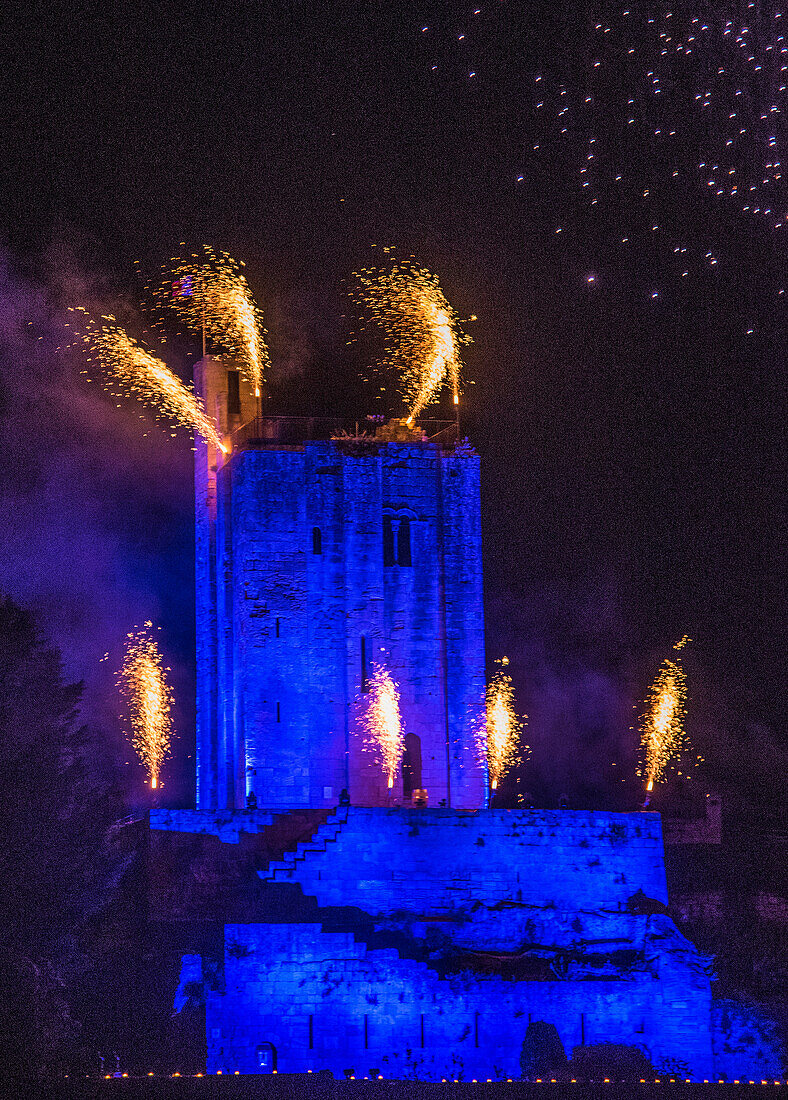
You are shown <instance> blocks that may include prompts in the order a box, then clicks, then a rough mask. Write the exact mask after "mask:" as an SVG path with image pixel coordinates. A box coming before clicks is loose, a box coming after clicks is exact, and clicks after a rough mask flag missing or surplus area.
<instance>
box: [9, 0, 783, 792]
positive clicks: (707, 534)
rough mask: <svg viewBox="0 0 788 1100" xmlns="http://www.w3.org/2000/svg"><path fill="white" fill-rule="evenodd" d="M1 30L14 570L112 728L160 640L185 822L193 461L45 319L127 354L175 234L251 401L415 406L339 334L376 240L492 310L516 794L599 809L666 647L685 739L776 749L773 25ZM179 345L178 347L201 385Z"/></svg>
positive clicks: (461, 309)
mask: <svg viewBox="0 0 788 1100" xmlns="http://www.w3.org/2000/svg"><path fill="white" fill-rule="evenodd" d="M712 8H713V9H714V10H713V12H712V11H711V9H712ZM0 18H1V19H2V23H3V26H2V35H1V36H0V38H1V40H2V46H0V50H2V57H0V92H1V94H2V102H3V104H4V119H3V125H2V127H0V143H1V145H2V148H1V149H0V193H2V195H3V202H2V205H1V206H0V233H2V237H1V238H0V241H1V242H2V255H0V423H1V424H2V432H3V438H4V443H5V457H6V461H5V464H4V468H5V476H4V478H3V481H2V484H1V486H0V493H1V494H2V501H0V505H1V506H2V513H1V514H2V517H3V520H2V524H3V527H2V540H1V543H0V576H2V578H3V580H2V587H3V588H5V589H6V590H7V591H8V592H9V593H10V594H11V595H12V596H14V597H15V598H17V599H19V600H20V601H21V602H23V603H25V604H26V605H28V606H31V607H33V608H34V609H35V610H36V611H38V612H39V614H40V615H41V616H42V620H43V622H44V624H45V625H46V626H47V627H48V629H50V630H51V631H52V633H53V635H54V637H55V639H56V640H57V641H58V642H59V643H60V644H61V645H62V646H63V647H64V650H65V655H66V662H67V668H68V671H69V674H70V675H73V676H74V677H77V678H85V679H86V681H87V684H88V696H87V701H86V711H87V712H88V713H89V714H91V715H92V716H94V717H97V718H98V720H100V721H101V722H102V723H105V724H106V726H107V729H108V731H110V732H109V733H108V736H113V733H112V732H111V731H112V730H113V729H115V726H114V725H113V723H114V722H115V716H116V711H117V709H118V707H117V703H116V701H115V698H114V693H113V689H112V679H113V674H114V670H115V669H116V668H117V667H118V664H119V661H120V654H121V650H122V643H123V638H124V635H125V633H126V632H127V631H129V630H132V629H133V628H134V627H136V626H137V625H139V624H141V623H142V622H143V621H144V620H146V619H151V620H153V622H154V623H155V624H156V626H157V627H161V632H160V635H159V639H160V643H161V645H162V648H163V649H164V651H165V654H166V658H167V661H168V663H169V664H170V665H171V667H172V669H173V679H174V686H175V690H176V696H177V698H178V708H177V709H178V713H177V717H178V722H179V732H180V734H181V737H180V743H179V745H178V748H177V750H176V756H177V764H176V765H175V766H174V767H172V769H171V772H172V778H171V786H172V788H174V790H175V791H177V792H178V796H179V797H187V796H188V778H187V776H188V769H189V767H190V766H191V765H190V764H189V763H188V762H187V757H188V754H189V752H190V751H191V749H190V747H189V742H190V737H191V733H190V725H191V723H192V721H193V714H192V710H191V703H190V699H191V696H192V693H193V669H192V661H193V655H192V646H193V607H192V601H191V584H192V561H191V557H190V555H191V552H192V551H191V547H192V532H191V526H190V522H191V521H190V516H191V509H192V498H191V468H190V462H191V451H190V447H191V442H190V440H189V439H188V437H187V436H186V434H185V433H184V432H183V431H182V430H181V431H178V432H177V433H176V435H175V438H171V435H170V432H169V430H168V429H167V427H166V426H162V425H160V424H156V423H155V422H154V421H152V420H151V418H150V417H149V416H148V415H147V414H145V413H144V412H143V411H142V410H141V409H140V408H138V407H136V406H134V405H133V404H132V403H130V402H126V403H121V404H122V406H123V407H121V408H116V406H115V402H114V400H113V399H111V398H109V397H108V396H107V395H106V394H105V393H104V392H103V391H102V390H101V389H100V387H98V386H97V385H95V384H92V385H91V384H90V383H88V382H87V381H85V380H84V378H83V377H82V376H81V375H80V373H79V372H80V368H81V366H82V364H81V362H80V361H79V357H78V356H77V355H75V354H74V353H73V352H70V351H68V350H67V348H66V345H67V344H68V342H69V335H68V330H67V329H66V328H65V327H64V325H65V323H66V321H67V320H68V314H67V312H66V307H67V306H68V305H85V306H89V307H90V308H94V309H103V310H111V311H113V312H116V313H117V314H118V315H119V316H120V317H122V318H123V319H124V320H125V321H127V322H128V323H129V324H130V326H131V327H133V328H135V331H137V332H138V333H139V332H141V330H142V328H144V326H145V321H144V319H143V318H142V316H141V315H140V314H139V313H138V303H139V299H140V295H141V290H142V282H143V277H152V276H155V273H156V271H157V269H158V268H159V266H160V265H161V263H162V262H164V261H165V260H166V259H167V258H168V257H169V256H171V255H173V254H175V252H176V251H177V250H178V247H179V242H180V241H186V242H188V244H189V245H190V246H197V245H199V244H201V243H203V242H207V243H210V244H212V245H213V246H214V247H216V248H222V249H226V250H227V251H229V252H230V253H231V254H232V255H233V256H235V257H237V258H238V259H241V260H244V261H246V264H247V269H246V273H247V277H248V279H249V282H250V284H251V286H252V288H253V290H254V292H255V295H256V297H257V300H258V302H259V304H260V305H261V307H262V308H263V310H264V312H265V315H266V322H267V326H268V330H269V338H270V347H271V355H272V362H273V366H272V370H271V374H270V379H269V390H268V394H267V399H266V400H267V405H266V411H268V410H269V409H270V411H271V412H273V411H276V410H283V411H287V412H305V413H307V412H308V413H312V412H315V413H320V412H331V413H340V414H341V413H348V412H349V413H352V414H362V415H363V414H364V413H365V412H394V413H397V412H399V411H400V408H401V406H400V405H398V401H397V396H396V394H395V393H394V392H393V390H392V389H391V388H389V391H388V392H387V394H386V395H385V396H384V397H383V398H382V399H379V400H375V399H374V398H373V394H374V388H371V387H369V386H367V387H366V388H365V386H364V385H363V384H362V383H361V382H360V381H359V380H358V376H359V373H360V372H361V371H362V370H363V368H364V367H365V366H366V358H365V357H366V356H367V354H368V352H369V347H368V345H367V344H366V343H365V342H364V341H361V342H357V343H351V344H350V345H348V340H350V338H351V335H352V333H353V322H352V307H351V304H350V301H349V299H348V297H347V293H346V284H347V279H348V278H349V276H350V274H351V272H352V271H353V270H354V269H357V268H358V267H359V266H366V265H368V264H370V263H372V262H374V260H375V256H376V252H375V251H374V250H373V247H372V246H378V247H379V246H381V245H394V246H396V247H397V249H398V251H399V253H400V254H401V255H410V254H412V255H414V256H415V257H416V258H417V259H418V261H419V262H420V263H422V264H424V265H426V266H427V267H429V268H430V269H431V270H433V271H435V272H436V273H437V274H438V276H439V278H440V280H441V285H442V287H443V290H444V292H445V294H446V296H447V298H448V300H449V301H450V302H451V303H452V305H453V307H454V308H455V310H456V312H457V313H458V314H459V316H460V317H470V315H471V314H475V315H476V316H477V318H478V320H477V321H475V322H474V323H469V324H468V326H467V329H468V331H469V332H470V333H471V334H472V335H473V337H474V343H473V344H472V345H471V346H470V347H469V348H468V349H467V351H466V354H465V363H466V371H465V374H466V382H467V383H468V384H467V385H466V389H465V395H464V397H463V407H462V416H463V421H464V426H465V428H466V430H467V432H468V434H469V436H470V438H471V439H472V441H473V442H474V443H475V445H476V446H477V448H478V450H479V451H480V453H481V455H482V458H483V523H484V533H485V586H486V602H487V644H488V659H489V660H490V662H492V660H493V659H494V658H496V657H499V656H501V655H503V654H504V653H505V654H507V655H508V656H509V657H510V658H511V661H512V664H511V671H512V675H513V678H514V681H515V686H516V689H517V693H518V700H519V703H520V705H521V707H522V709H523V710H525V711H527V712H528V715H529V724H528V736H527V739H528V740H529V742H530V744H531V745H532V747H533V749H534V754H533V759H532V762H531V764H530V765H529V766H530V767H531V769H532V772H531V775H530V779H529V782H530V783H531V785H533V786H535V787H536V788H537V789H539V787H540V784H542V786H543V788H544V790H546V791H552V793H553V795H555V794H556V793H557V791H558V790H561V789H571V790H574V791H577V792H580V793H579V794H578V797H579V798H586V799H591V798H592V797H593V798H597V799H599V798H603V797H604V792H605V791H606V790H608V791H609V789H610V788H611V784H613V783H614V782H619V780H618V779H617V778H616V775H615V773H614V772H611V770H610V769H611V765H612V763H613V762H614V761H615V762H616V764H617V765H618V766H619V767H620V766H622V764H623V765H627V764H628V762H629V763H631V758H632V754H633V751H634V744H635V735H634V734H633V733H632V732H630V730H629V726H630V725H631V724H632V719H633V710H632V706H633V704H634V703H636V702H637V700H638V699H639V698H642V697H643V695H644V693H645V690H646V687H647V685H648V683H649V681H650V679H651V678H652V677H653V675H654V673H655V671H656V668H657V666H658V664H659V662H660V661H661V660H662V658H663V657H664V656H666V655H668V653H669V652H670V646H671V644H672V643H673V642H674V641H676V640H677V639H678V638H680V637H681V635H682V634H683V633H684V632H686V633H688V634H690V635H691V636H692V638H693V639H694V641H693V644H692V646H691V647H690V649H689V650H688V651H687V656H686V659H685V664H686V667H687V670H688V673H689V676H690V718H689V723H690V731H691V732H692V730H693V723H694V724H695V727H696V728H697V730H698V731H701V729H702V727H703V726H704V725H705V726H706V727H710V726H715V725H716V726H717V727H718V736H720V737H725V736H727V732H726V731H727V730H728V729H730V730H731V731H733V730H734V728H735V729H736V730H738V731H739V732H738V733H737V734H736V736H737V737H739V738H740V739H741V738H742V736H743V735H742V733H741V731H742V730H745V731H746V730H747V729H749V728H756V727H771V729H772V731H773V732H774V735H775V736H776V737H777V739H778V740H780V739H782V741H783V743H785V732H784V725H783V723H784V717H783V716H784V713H785V710H786V704H788V699H787V698H786V691H785V679H784V652H785V640H786V639H785V628H784V624H785V618H786V607H785V594H784V564H783V563H784V557H785V545H786V530H785V512H784V497H785V447H784V427H783V426H784V422H785V412H786V408H785V400H784V392H785V366H784V364H785V350H786V340H785V334H784V317H785V296H784V294H783V287H784V285H785V284H788V279H786V271H785V256H786V243H788V221H787V220H786V219H788V192H787V190H786V187H785V180H784V179H783V178H782V167H781V163H780V161H781V158H782V157H784V156H785V152H784V146H785V137H786V126H785V115H784V114H783V113H782V112H783V110H784V109H786V106H787V105H788V93H786V92H785V91H784V90H783V87H784V86H783V80H785V84H788V73H786V72H784V71H783V68H784V67H788V50H786V47H785V45H784V43H783V40H782V23H785V28H786V34H787V35H788V11H786V15H785V18H784V19H783V18H782V15H781V11H780V7H779V4H777V3H776V2H772V0H768V2H767V0H764V2H763V3H762V4H759V5H758V7H757V9H756V8H755V7H754V6H753V5H750V6H749V8H748V5H747V4H746V3H733V2H730V3H721V4H715V5H708V4H702V3H699V2H698V3H696V4H695V5H694V6H693V5H692V4H675V5H672V4H669V3H667V2H666V3H657V2H655V3H649V4H637V5H635V4H633V5H632V9H631V10H629V9H628V8H627V6H626V5H625V4H612V3H604V2H601V3H599V4H597V5H596V6H594V5H592V4H587V3H583V4H573V5H569V4H558V3H555V2H551V3H542V2H538V3H533V2H531V3H528V4H526V3H516V2H514V0H479V2H478V3H477V4H476V5H474V4H472V3H471V4H452V3H428V2H424V3H404V2H391V3H377V4H375V3H367V4H339V3H337V4H312V3H300V4H294V3H278V4H274V3H259V2H258V3H233V4H222V3H218V4H211V5H202V4H192V5H186V4H182V5H175V4H170V3H167V2H162V3H158V4H156V5H146V4H144V3H139V4H134V5H128V6H125V5H122V4H105V5H96V6H94V5H91V4H80V3H71V4H68V5H60V4H53V3H50V2H39V3H26V4H24V5H9V6H6V7H5V8H4V11H3V15H2V17H0ZM748 20H749V22H748ZM134 261H139V263H138V264H137V265H135V264H134ZM140 273H142V274H140ZM58 349H61V350H58ZM198 353H199V349H198V347H197V345H196V344H192V345H190V344H187V343H183V342H177V341H176V342H175V343H173V344H170V345H168V351H167V356H168V361H169V362H170V363H171V365H172V366H173V367H174V368H175V369H177V370H178V372H179V373H180V374H181V375H182V376H183V377H188V375H189V372H190V367H191V364H192V362H193V361H194V359H195V358H196V357H197V355H198ZM470 383H473V384H470ZM448 408H449V406H448V405H447V404H445V403H444V405H443V409H444V410H445V411H446V412H448ZM436 412H438V413H439V410H437V409H436ZM105 654H109V657H107V658H106V660H103V661H102V658H103V657H104V655H105ZM721 716H723V717H721ZM731 736H733V733H731ZM744 738H745V742H746V733H745V735H744Z"/></svg>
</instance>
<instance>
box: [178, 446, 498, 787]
mask: <svg viewBox="0 0 788 1100" xmlns="http://www.w3.org/2000/svg"><path fill="white" fill-rule="evenodd" d="M371 450H372V453H368V454H364V453H355V452H351V451H348V450H347V448H344V449H343V448H342V447H341V446H338V445H336V444H334V443H331V442H307V443H305V444H303V445H299V446H291V447H287V448H285V447H274V446H272V447H267V448H264V449H248V450H241V451H239V452H238V453H237V454H235V455H234V456H233V457H232V459H231V460H230V461H229V462H228V463H226V464H225V466H224V467H223V468H222V469H220V470H219V472H218V476H217V506H216V513H217V515H216V575H217V585H216V608H217V612H216V615H217V624H218V625H217V635H218V657H217V668H216V674H215V675H216V681H217V685H218V686H217V692H216V695H217V707H218V718H217V723H216V725H217V729H218V731H219V732H218V744H219V749H218V754H217V755H218V767H219V773H220V781H219V784H218V797H219V804H220V805H223V804H227V803H226V802H222V797H223V791H229V790H230V787H231V784H225V786H224V787H223V785H222V781H221V775H222V773H223V771H224V772H226V773H227V774H228V775H230V774H233V775H236V777H237V772H238V769H239V768H241V769H242V770H244V771H245V773H246V774H245V782H246V788H247V790H253V791H254V793H255V795H256V797H257V801H258V804H259V805H260V806H264V807H270V808H276V807H297V806H313V807H323V806H332V805H336V803H337V801H338V798H339V794H340V791H341V790H342V788H348V789H349V791H350V795H351V798H352V799H353V801H354V802H356V803H362V804H369V805H375V804H377V805H380V804H385V803H386V801H387V799H388V798H389V792H388V791H387V790H386V785H385V778H384V776H383V774H382V772H381V771H380V769H378V768H377V767H376V766H375V764H374V761H373V758H372V756H371V755H370V754H369V753H365V752H363V751H362V745H361V738H360V736H359V735H358V733H357V731H356V723H355V717H356V707H357V705H358V703H359V701H360V700H361V696H362V680H363V678H364V677H365V676H368V675H369V673H370V672H371V669H372V664H373V662H380V663H384V664H385V665H386V666H387V667H388V669H389V670H390V671H391V673H392V675H393V677H394V679H395V680H396V681H397V682H398V683H399V686H400V691H401V710H402V714H403V718H404V723H405V729H406V731H407V732H409V733H412V734H416V735H417V736H418V737H419V738H420V739H421V753H422V776H421V786H423V787H424V788H426V789H427V790H428V792H429V799H430V803H431V804H432V805H437V804H438V802H440V800H442V799H446V800H450V802H451V805H453V806H460V807H478V806H481V805H482V804H483V801H484V778H485V777H484V768H483V765H482V764H480V763H479V762H478V760H477V759H476V755H475V752H474V749H473V732H474V729H475V727H476V726H478V724H479V723H480V722H481V720H482V718H483V699H484V616H483V607H482V586H481V532H480V505H479V461H478V458H477V457H476V456H474V455H470V454H454V453H448V452H445V451H443V450H442V449H441V448H439V447H435V446H433V445H430V444H423V443H419V442H418V441H416V442H408V443H395V442H388V443H380V444H375V445H374V446H373V447H372V449H371ZM384 516H389V517H391V518H393V520H394V521H395V525H396V523H399V522H403V521H404V520H407V521H408V523H409V526H410V558H411V564H393V565H385V564H384V558H383V524H384ZM198 633H199V623H198ZM362 654H363V659H364V667H362ZM210 675H211V672H210V667H209V666H208V665H206V664H205V662H204V661H202V660H201V659H199V655H198V679H200V680H201V681H203V680H205V679H206V678H209V677H210ZM202 695H203V696H204V697H205V698H208V697H209V695H210V692H209V690H208V688H207V687H205V685H203V688H202ZM200 744H201V749H200V751H201V752H203V754H204V753H206V752H207V751H208V750H207V749H206V748H205V747H204V746H203V743H202V742H200ZM200 766H201V767H202V763H201V765H200ZM238 782H239V780H237V779H236V788H235V789H236V794H235V804H236V805H238V804H240V799H239V797H238V794H237V784H238ZM401 796H402V780H401V777H399V778H398V780H397V784H396V785H395V788H394V790H393V792H391V797H392V798H397V797H401ZM227 797H228V798H229V795H228V796H227ZM230 804H232V802H230Z"/></svg>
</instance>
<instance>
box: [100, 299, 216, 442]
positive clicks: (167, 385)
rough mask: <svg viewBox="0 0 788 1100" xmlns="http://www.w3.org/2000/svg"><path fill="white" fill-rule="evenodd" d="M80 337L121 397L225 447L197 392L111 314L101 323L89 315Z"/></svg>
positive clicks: (207, 440)
mask: <svg viewBox="0 0 788 1100" xmlns="http://www.w3.org/2000/svg"><path fill="white" fill-rule="evenodd" d="M82 339H83V341H84V342H85V344H86V345H87V346H88V347H89V348H90V350H91V351H92V353H93V356H94V357H95V358H96V359H97V360H98V362H99V363H100V364H101V366H102V367H103V368H104V370H105V371H107V372H108V374H109V375H110V377H111V378H112V379H113V380H114V381H115V382H116V383H117V384H118V386H119V389H120V392H121V393H122V394H123V395H124V396H127V397H136V398H139V400H141V401H144V402H145V403H146V404H148V405H152V406H153V407H154V408H155V409H156V410H157V411H158V412H159V413H162V414H164V415H166V416H168V417H169V418H170V419H172V420H173V421H175V423H177V424H183V425H184V426H185V427H188V428H191V429H192V430H193V431H195V432H197V433H198V434H199V435H201V436H202V438H203V439H204V440H205V441H206V443H212V444H213V445H214V447H218V449H219V450H220V451H223V452H224V451H225V450H226V448H225V447H224V446H223V444H222V442H221V440H220V439H219V436H218V434H217V431H216V428H215V427H214V425H213V424H212V423H211V421H210V420H209V419H208V417H207V416H206V415H205V410H204V408H203V406H202V403H201V402H200V399H199V398H198V397H197V395H196V394H195V393H194V392H193V391H192V390H190V389H189V388H188V387H187V386H185V385H184V384H183V382H181V380H180V378H178V377H177V376H176V375H175V374H173V372H172V371H171V370H170V368H169V367H168V366H167V365H166V363H163V362H162V361H161V359H157V358H156V356H155V355H152V354H151V353H150V352H149V351H146V350H145V348H143V347H141V346H140V345H139V344H138V343H137V342H136V340H133V339H132V337H131V336H129V334H128V333H127V332H125V331H124V329H122V328H120V327H119V326H118V325H117V324H115V318H114V317H103V318H102V320H101V323H97V322H95V321H93V320H92V319H91V318H88V320H87V326H86V331H85V334H84V336H83V337H82Z"/></svg>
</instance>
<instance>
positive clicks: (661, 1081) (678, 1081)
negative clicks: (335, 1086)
mask: <svg viewBox="0 0 788 1100" xmlns="http://www.w3.org/2000/svg"><path fill="white" fill-rule="evenodd" d="M306 1072H307V1073H313V1072H314V1071H313V1070H311V1069H308V1070H307V1071H306ZM278 1073H279V1071H278V1070H276V1069H275V1070H272V1071H271V1073H270V1074H267V1073H265V1074H254V1073H250V1074H244V1075H243V1076H245V1077H271V1076H276V1075H277V1074H278ZM223 1075H224V1076H230V1077H240V1076H241V1071H240V1070H239V1069H236V1070H234V1071H233V1073H229V1072H228V1073H227V1074H225V1073H224V1070H221V1069H217V1071H216V1074H215V1075H214V1074H210V1073H158V1074H157V1073H153V1071H151V1072H150V1073H147V1074H143V1075H142V1076H141V1077H136V1075H134V1074H128V1073H105V1074H104V1080H105V1081H113V1080H118V1079H120V1078H125V1077H131V1079H136V1080H142V1079H143V1078H144V1077H192V1078H194V1077H211V1076H216V1077H221V1076H223ZM287 1076H292V1077H299V1076H302V1075H301V1074H297V1073H294V1074H288V1075H287ZM332 1076H333V1075H332ZM65 1077H66V1080H68V1079H69V1074H66V1075H65ZM85 1077H86V1078H89V1077H90V1074H88V1073H86V1074H85ZM334 1080H341V1078H334ZM345 1080H346V1081H384V1080H390V1081H399V1080H404V1079H403V1078H399V1077H390V1078H384V1077H383V1075H382V1074H379V1075H378V1076H377V1077H357V1076H356V1075H355V1073H346V1074H345ZM426 1083H428V1084H441V1085H481V1084H484V1085H502V1084H507V1085H512V1084H518V1085H519V1084H531V1085H634V1084H635V1083H636V1082H635V1081H634V1079H633V1078H622V1079H620V1080H619V1079H618V1078H615V1077H612V1078H611V1077H603V1078H602V1079H601V1080H598V1079H596V1078H588V1079H587V1080H583V1081H579V1080H578V1079H577V1078H576V1077H572V1078H570V1080H569V1081H559V1080H558V1078H556V1077H551V1078H549V1079H546V1078H545V1079H542V1078H541V1077H536V1078H534V1080H533V1081H524V1080H523V1078H518V1079H517V1080H515V1078H514V1077H505V1078H496V1079H495V1080H493V1078H492V1077H488V1078H486V1080H481V1079H477V1078H476V1077H474V1078H473V1080H471V1081H460V1079H459V1078H458V1077H441V1079H440V1081H432V1082H426ZM637 1084H640V1085H651V1084H654V1085H691V1084H693V1081H692V1079H691V1078H689V1077H655V1078H654V1080H653V1082H652V1081H648V1080H646V1078H645V1077H641V1078H640V1079H639V1081H638V1082H637ZM694 1084H696V1085H701V1084H703V1085H788V1079H786V1080H785V1081H740V1080H738V1079H737V1080H734V1081H725V1080H723V1078H721V1077H720V1078H719V1079H718V1080H716V1081H711V1080H704V1081H695V1082H694Z"/></svg>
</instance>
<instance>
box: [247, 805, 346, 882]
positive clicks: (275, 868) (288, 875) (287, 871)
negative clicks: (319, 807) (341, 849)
mask: <svg viewBox="0 0 788 1100" xmlns="http://www.w3.org/2000/svg"><path fill="white" fill-rule="evenodd" d="M347 818H348V808H347V806H340V807H338V808H337V809H336V810H334V812H333V813H330V814H329V815H328V818H327V819H326V821H325V822H324V823H323V824H322V825H318V827H317V829H316V830H315V832H314V834H313V835H312V836H311V837H310V838H309V840H300V841H299V842H298V844H297V846H296V848H295V849H294V850H293V851H291V852H285V853H284V856H283V857H282V859H280V860H273V861H272V862H271V863H269V864H268V867H267V868H266V869H265V870H264V871H258V872H257V873H258V875H259V876H260V879H261V880H262V881H263V882H290V881H292V879H293V872H294V871H295V870H296V868H297V866H298V864H299V863H303V861H304V860H305V859H306V858H307V856H309V855H311V854H313V853H315V852H325V851H326V850H327V848H328V845H329V844H334V843H335V842H336V840H337V839H338V837H339V834H340V833H341V831H342V826H343V825H345V823H346V822H347Z"/></svg>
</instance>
